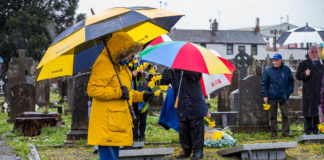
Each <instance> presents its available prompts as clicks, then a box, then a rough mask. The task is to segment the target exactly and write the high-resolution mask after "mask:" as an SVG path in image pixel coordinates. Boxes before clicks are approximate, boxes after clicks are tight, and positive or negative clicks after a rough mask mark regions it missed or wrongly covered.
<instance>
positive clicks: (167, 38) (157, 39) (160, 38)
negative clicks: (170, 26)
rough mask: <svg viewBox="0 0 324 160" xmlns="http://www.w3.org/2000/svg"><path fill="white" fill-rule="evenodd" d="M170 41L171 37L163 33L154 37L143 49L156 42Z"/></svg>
mask: <svg viewBox="0 0 324 160" xmlns="http://www.w3.org/2000/svg"><path fill="white" fill-rule="evenodd" d="M170 41H172V39H171V38H170V37H169V36H168V35H167V34H163V35H161V36H159V37H157V38H155V39H154V40H153V41H152V42H150V43H149V44H148V45H147V46H146V48H145V49H148V48H150V47H152V46H155V45H157V44H160V43H163V42H170Z"/></svg>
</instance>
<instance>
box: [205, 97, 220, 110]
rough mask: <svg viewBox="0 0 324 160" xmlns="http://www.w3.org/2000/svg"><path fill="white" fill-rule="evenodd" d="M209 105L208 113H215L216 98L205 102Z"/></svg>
mask: <svg viewBox="0 0 324 160" xmlns="http://www.w3.org/2000/svg"><path fill="white" fill-rule="evenodd" d="M207 102H209V104H210V107H209V108H208V111H209V112H213V111H217V106H218V98H217V97H215V98H210V101H207Z"/></svg>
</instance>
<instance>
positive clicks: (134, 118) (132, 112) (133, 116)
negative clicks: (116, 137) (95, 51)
mask: <svg viewBox="0 0 324 160" xmlns="http://www.w3.org/2000/svg"><path fill="white" fill-rule="evenodd" d="M102 43H103V44H104V46H105V48H106V51H107V53H108V55H109V59H110V61H111V63H112V65H113V67H114V70H115V72H116V75H117V79H118V82H119V84H120V87H122V86H123V84H122V82H121V81H120V78H119V75H118V72H117V70H116V67H115V64H114V61H113V60H112V57H111V54H110V52H109V50H108V48H107V46H106V45H105V43H104V40H102ZM126 101H127V104H128V109H129V112H130V114H131V116H132V118H133V121H135V120H136V119H137V117H136V115H135V112H134V110H133V108H132V106H131V105H130V104H129V101H128V100H126Z"/></svg>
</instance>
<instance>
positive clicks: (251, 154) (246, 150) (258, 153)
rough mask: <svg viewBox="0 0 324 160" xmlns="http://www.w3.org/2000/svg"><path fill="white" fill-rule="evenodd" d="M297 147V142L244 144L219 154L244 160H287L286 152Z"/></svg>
mask: <svg viewBox="0 0 324 160" xmlns="http://www.w3.org/2000/svg"><path fill="white" fill-rule="evenodd" d="M295 147H297V142H278V143H256V144H243V145H240V146H236V147H232V148H228V149H223V150H220V151H218V152H217V153H218V154H220V155H222V156H233V155H240V157H241V159H242V160H246V159H249V160H272V159H286V154H285V150H286V149H288V148H295Z"/></svg>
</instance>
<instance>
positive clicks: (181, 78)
mask: <svg viewBox="0 0 324 160" xmlns="http://www.w3.org/2000/svg"><path fill="white" fill-rule="evenodd" d="M170 72H171V73H170ZM172 72H173V73H172ZM170 76H171V77H170ZM162 77H166V78H168V79H167V80H163V81H164V82H171V85H172V87H173V90H174V96H175V97H174V98H175V99H176V95H179V96H178V97H179V100H178V105H177V106H175V107H176V113H177V117H178V120H179V141H180V144H181V147H182V149H183V152H182V153H181V154H180V155H179V156H177V158H188V157H190V154H191V153H193V155H192V159H201V158H203V157H204V154H203V145H204V116H206V114H207V110H208V108H207V105H206V102H205V100H204V94H203V92H202V88H201V84H200V79H201V77H202V73H199V72H193V71H186V70H179V69H175V70H174V71H173V70H166V72H164V73H163V76H162ZM180 83H181V85H180ZM179 92H180V93H179ZM178 93H179V94H178Z"/></svg>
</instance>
